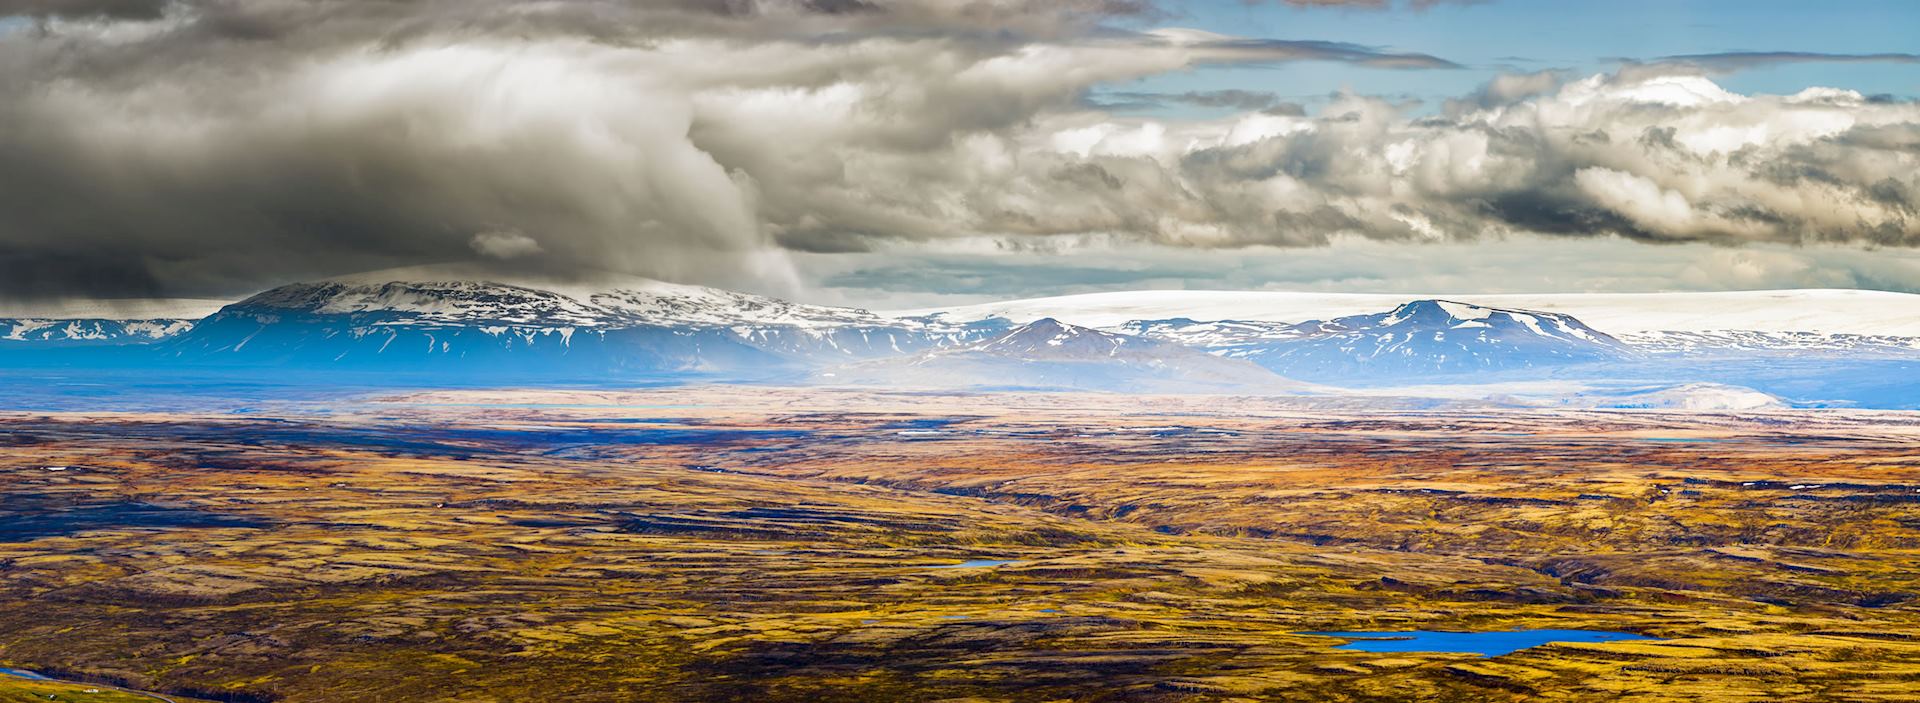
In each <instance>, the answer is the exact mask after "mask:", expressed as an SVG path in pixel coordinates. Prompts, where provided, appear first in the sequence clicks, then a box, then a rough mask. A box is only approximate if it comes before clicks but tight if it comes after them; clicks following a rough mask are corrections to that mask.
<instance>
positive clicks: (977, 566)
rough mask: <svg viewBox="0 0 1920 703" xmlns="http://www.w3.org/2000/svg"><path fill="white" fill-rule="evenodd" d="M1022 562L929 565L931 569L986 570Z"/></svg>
mask: <svg viewBox="0 0 1920 703" xmlns="http://www.w3.org/2000/svg"><path fill="white" fill-rule="evenodd" d="M1018 563H1020V562H1018V561H1015V560H1012V559H971V560H968V561H963V562H960V563H958V564H929V565H927V568H929V569H984V568H987V567H990V566H1006V565H1008V564H1018Z"/></svg>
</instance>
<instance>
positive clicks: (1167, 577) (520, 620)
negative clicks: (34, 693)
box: [0, 388, 1920, 702]
mask: <svg viewBox="0 0 1920 703" xmlns="http://www.w3.org/2000/svg"><path fill="white" fill-rule="evenodd" d="M1310 402H1312V401H1274V400H1252V399H1248V400H1234V399H1177V398H1167V399H1149V401H1148V403H1147V405H1146V407H1150V408H1153V409H1152V410H1151V411H1143V410H1141V409H1140V407H1141V405H1140V400H1139V399H1136V398H1119V397H1108V396H1046V395H1006V396H924V395H905V394H902V395H880V394H867V393H855V392H836V391H817V390H816V391H782V390H773V389H738V388H732V389H727V388H721V389H680V390H658V391H648V392H643V393H588V392H573V393H493V392H462V393H442V394H426V395H417V396H410V397H401V398H387V399H380V400H378V401H372V402H365V403H356V404H351V405H341V406H329V407H326V408H324V409H322V408H316V409H313V410H312V411H311V412H295V411H286V412H283V413H281V414H280V415H278V416H275V417H258V416H173V415H138V414H132V415H100V414H92V415H52V416H47V415H33V416H27V415H19V416H13V417H9V418H5V419H4V424H0V432H3V433H4V435H0V436H4V447H0V476H4V479H0V491H3V492H0V665H4V666H19V667H21V668H27V669H33V670H37V671H43V672H53V673H70V674H72V675H74V676H75V677H81V676H84V677H87V679H88V680H93V681H107V682H114V683H119V684H124V685H126V686H128V687H131V688H136V689H143V690H149V691H158V692H163V693H170V694H182V695H186V696H197V697H200V698H205V699H209V700H233V701H341V700H380V701H392V702H398V701H438V700H459V701H525V700H569V701H700V700H715V701H720V700H757V701H820V700H832V701H860V700H868V701H919V700H982V701H985V700H1001V701H1053V700H1088V701H1102V700H1152V701H1159V700H1167V701H1188V700H1192V701H1225V700H1327V701H1374V700H1459V701H1500V700H1537V699H1543V698H1544V699H1561V700H1592V701H1602V700H1642V701H1659V700H1702V701H1747V700H1763V699H1766V700H1910V699H1911V698H1912V696H1913V692H1914V691H1915V690H1916V689H1920V605H1916V603H1915V601H1914V598H1915V596H1916V594H1920V584H1917V583H1916V580H1920V510H1916V509H1915V505H1916V500H1920V453H1917V452H1915V451H1914V450H1913V449H1912V447H1913V446H1915V444H1914V439H1915V438H1916V435H1917V434H1920V426H1917V425H1916V424H1915V421H1914V420H1912V419H1909V418H1908V417H1907V416H1905V415H1898V414H1879V415H1873V414H1847V413H1829V414H1820V415H1790V414H1781V415H1770V414H1760V415H1746V416H1713V415H1662V414H1649V413H1574V414H1568V413H1536V412H1522V411H1511V410H1476V411H1467V410H1461V409H1453V410H1448V411H1445V412H1428V411H1422V412H1415V411H1405V412H1397V413H1390V412H1381V411H1379V410H1376V409H1370V408H1343V407H1316V406H1309V405H1299V404H1298V403H1310ZM1288 403H1295V404H1291V405H1290V404H1288ZM968 562H979V563H974V564H970V565H969V564H967V563H968ZM998 562H1007V563H998ZM1518 627H1526V628H1536V627H1539V628H1575V629H1605V630H1625V631H1632V632H1637V633H1641V634H1646V635H1651V636H1655V637H1659V638H1662V639H1660V640H1657V641H1629V642H1608V643H1595V644H1554V645H1548V646H1544V647H1539V648H1535V649H1530V650H1524V651H1521V652H1516V653H1514V654H1509V655H1505V656H1501V657H1496V658H1491V659H1482V658H1479V657H1476V656H1473V655H1468V654H1440V653H1411V654H1392V655H1382V654H1369V653H1365V652H1352V651H1345V650H1336V649H1334V648H1333V647H1334V645H1337V644H1340V640H1337V639H1333V638H1327V637H1317V636H1310V635H1302V634H1297V633H1300V632H1304V631H1313V630H1399V629H1414V628H1424V629H1458V630H1492V629H1509V628H1518ZM0 684H5V685H12V686H16V687H17V686H22V685H27V684H25V683H22V682H20V681H15V680H9V679H0ZM9 690H10V689H6V688H3V687H0V700H11V699H8V698H5V697H4V696H6V695H10V694H9V693H8V691H9ZM75 700H79V699H75ZM107 700H110V699H107Z"/></svg>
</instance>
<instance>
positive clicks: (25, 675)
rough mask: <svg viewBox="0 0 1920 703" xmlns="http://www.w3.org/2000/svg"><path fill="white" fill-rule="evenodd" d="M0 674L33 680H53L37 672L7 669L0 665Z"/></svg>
mask: <svg viewBox="0 0 1920 703" xmlns="http://www.w3.org/2000/svg"><path fill="white" fill-rule="evenodd" d="M0 676H12V677H14V678H17V679H32V680H34V681H52V680H53V679H49V678H47V677H45V676H41V675H39V674H36V673H33V672H31V671H27V670H26V669H9V668H7V667H4V666H0Z"/></svg>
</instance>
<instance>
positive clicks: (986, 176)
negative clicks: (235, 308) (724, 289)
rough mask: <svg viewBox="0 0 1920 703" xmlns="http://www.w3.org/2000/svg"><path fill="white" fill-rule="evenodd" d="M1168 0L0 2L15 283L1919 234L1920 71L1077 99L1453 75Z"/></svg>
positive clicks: (164, 286)
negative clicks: (1747, 82)
mask: <svg viewBox="0 0 1920 703" xmlns="http://www.w3.org/2000/svg"><path fill="white" fill-rule="evenodd" d="M1311 4H1324V3H1311ZM1356 4H1357V5H1362V6H1365V5H1392V7H1384V8H1378V9H1386V10H1394V9H1407V8H1412V9H1420V8H1419V7H1415V6H1420V7H1425V6H1428V5H1431V4H1432V3H1410V4H1409V3H1397V4H1390V3H1356ZM1176 10H1177V8H1169V7H1166V6H1159V5H1154V4H1149V3H1147V2H1142V1H1135V0H1070V1H1067V2H1040V1H1039V0H902V1H896V2H880V1H878V0H874V1H864V0H759V1H755V0H656V1H653V2H622V1H616V0H558V1H555V2H543V3H516V2H506V1H504V0H480V1H477V2H475V1H467V2H451V1H441V0H423V1H419V2H391V1H389V0H254V1H251V2H244V3H242V2H224V1H220V0H175V1H173V2H159V1H146V2H143V1H140V0H93V1H91V2H84V3H48V2H39V1H35V0H25V1H22V0H15V1H13V2H0V13H4V14H7V15H11V16H12V19H7V20H3V21H0V90H5V91H7V93H8V94H9V95H12V96H18V97H17V99H10V100H8V101H6V102H5V103H4V104H0V213H4V216H0V243H4V245H5V246H4V247H0V267H3V268H4V270H5V271H6V272H7V274H8V275H6V276H3V277H0V296H7V297H35V296H65V295H84V296H106V297H129V296H132V297H137V296H144V295H162V294H165V295H183V294H185V295H194V294H223V293H229V292H232V291H244V290H249V289H254V288H258V287H263V286H265V285H269V284H271V283H274V282H277V281H280V280H286V279H292V278H305V277H313V276H318V275H329V274H337V273H342V272H347V271H354V270H367V269H377V268H384V267H390V266H402V265H411V264H419V263H428V262H437V261H450V260H474V259H489V260H495V261H498V262H501V263H503V264H507V265H511V266H515V267H524V268H527V269H529V270H545V271H553V272H564V271H567V270H571V269H575V268H580V267H592V268H595V269H612V270H617V271H623V272H629V273H635V274H642V275H649V276H656V277H664V278H669V279H674V280H683V281H691V282H699V283H707V284H713V285H722V286H734V287H748V288H753V289H756V290H762V291H768V292H787V291H791V290H792V289H796V288H799V287H802V286H804V285H807V283H808V282H806V281H803V280H802V275H801V274H800V273H799V272H798V271H797V269H796V268H795V266H794V264H793V258H794V256H795V254H796V253H805V254H807V255H821V254H838V253H867V254H871V253H873V252H883V251H908V252H912V251H916V250H919V249H927V250H933V249H938V248H939V247H941V246H945V244H943V243H945V242H955V241H968V242H988V243H991V244H990V246H993V247H997V248H1000V249H1002V250H1006V251H1020V250H1023V249H1029V248H1030V249H1034V250H1046V249H1050V248H1057V247H1059V246H1062V245H1071V246H1081V247H1085V246H1097V245H1098V243H1101V242H1107V243H1112V244H1113V246H1115V247H1122V246H1156V247H1171V248H1178V249H1184V250H1199V251H1208V250H1212V251H1232V250H1235V249H1239V248H1244V247H1250V246H1278V247H1313V246H1321V245H1325V244H1327V243H1328V242H1331V241H1337V240H1347V239H1354V238H1359V239H1365V240H1375V241H1384V242H1462V241H1478V240H1486V239H1489V238H1500V237H1505V236H1535V235H1543V234H1544V235H1550V236H1562V237H1582V238H1586V237H1619V238H1625V239H1628V240H1638V241H1644V242H1652V243H1673V242H1705V243H1712V244H1720V245H1736V246H1737V245H1747V244H1754V243H1767V244H1803V243H1838V244H1844V245H1848V246H1890V247H1909V246H1913V245H1915V244H1920V214H1917V213H1916V210H1915V208H1916V207H1920V176H1917V175H1916V174H1920V168H1916V167H1920V105H1916V104H1914V103H1912V102H1905V101H1900V100H1889V99H1885V98H1882V97H1875V96H1865V95H1861V94H1858V93H1854V92H1849V91H1844V90H1836V89H1823V88H1810V89H1807V90H1805V91H1803V92H1799V93H1796V94H1792V95H1742V94H1738V93H1734V92H1730V91H1728V90H1725V89H1723V88H1722V87H1721V86H1720V85H1719V84H1717V83H1715V82H1714V79H1713V78H1711V77H1709V76H1707V75H1705V74H1707V73H1709V71H1705V70H1694V71H1685V70H1646V69H1647V67H1646V66H1629V67H1627V68H1625V69H1622V70H1621V71H1620V72H1618V73H1615V74H1602V75H1593V76H1585V77H1582V76H1575V75H1569V74H1567V73H1566V72H1561V71H1551V70H1548V71H1541V72H1538V73H1532V74H1515V75H1512V76H1502V77H1499V78H1496V79H1494V80H1493V81H1491V82H1489V83H1488V84H1487V85H1486V86H1485V87H1483V88H1482V89H1481V90H1479V91H1476V92H1475V93H1474V94H1471V95H1462V96H1460V98H1459V99H1457V100H1454V101H1449V102H1448V103H1447V104H1446V105H1445V106H1443V107H1442V108H1441V109H1438V110H1435V109H1432V107H1433V106H1420V105H1410V104H1406V103H1404V102H1395V101H1392V100H1389V99H1385V98H1379V97H1369V96H1364V95H1350V94H1343V95H1337V96H1333V97H1332V98H1331V99H1329V100H1326V101H1325V102H1324V103H1323V104H1320V105H1318V106H1316V108H1315V109H1313V110H1306V109H1301V108H1299V107H1298V106H1297V105H1294V104H1292V103H1288V102H1285V101H1282V100H1281V99H1280V96H1279V95H1277V94H1276V93H1274V92H1273V91H1261V90H1246V91H1241V92H1225V91H1195V92H1190V93H1179V94H1174V95H1161V96H1146V97H1145V98H1144V99H1149V100H1162V101H1175V102H1184V103H1188V104H1196V105H1207V106H1210V107H1217V108H1224V109H1228V110H1232V111H1234V112H1233V113H1232V114H1229V115H1227V116H1225V117H1210V118H1206V119H1170V118H1157V117H1145V116H1138V115H1132V116H1129V115H1127V114H1125V113H1123V112H1113V111H1109V110H1107V109H1104V108H1102V107H1101V106H1100V103H1098V102H1097V101H1094V100H1089V99H1088V94H1089V91H1091V90H1092V89H1094V88H1096V87H1099V86H1103V85H1113V84H1122V83H1125V82H1127V81H1132V80H1136V79H1140V78H1146V77H1151V76H1156V75H1162V74H1167V73H1172V72H1180V71H1186V70H1191V69H1194V68H1196V67H1203V66H1219V65H1245V66H1267V65H1274V64H1284V63H1291V62H1332V63H1337V64H1345V65H1349V66H1353V67H1359V68H1365V69H1372V70H1393V71H1451V70H1458V69H1459V68H1460V64H1459V63H1457V62H1455V61H1452V60H1449V59H1448V58H1446V57H1444V56H1439V55H1434V54H1429V53H1424V52H1422V51H1419V50H1418V49H1419V47H1387V46H1369V45H1362V44H1355V43H1347V42H1339V41H1322V40H1315V39H1297V40H1279V39H1271V38H1258V37H1240V36H1229V35H1224V34H1218V33H1213V32H1206V31H1200V30H1193V29H1182V28H1177V27H1171V26H1168V25H1170V24H1175V23H1177V21H1178V19H1179V16H1178V13H1177V11H1176ZM1677 58H1687V59H1688V61H1689V62H1690V63H1692V64H1699V65H1713V66H1721V65H1722V64H1728V65H1731V64H1745V63H1752V62H1754V61H1761V62H1769V61H1776V60H1788V59H1787V58H1785V57H1767V56H1762V55H1758V54H1756V55H1752V56H1743V55H1727V56H1723V57H1722V58H1717V59H1713V60H1711V61H1709V60H1707V58H1704V57H1677ZM1730 62H1731V64H1730ZM1735 68H1737V67H1735ZM1728 70H1731V69H1728ZM1276 107H1281V108H1285V109H1276ZM1090 243H1093V244H1090Z"/></svg>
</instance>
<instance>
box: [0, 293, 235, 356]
mask: <svg viewBox="0 0 1920 703" xmlns="http://www.w3.org/2000/svg"><path fill="white" fill-rule="evenodd" d="M223 304H224V303H222V302H221V301H213V300H198V299H156V300H95V301H73V300H58V301H51V302H42V303H37V304H28V303H16V304H12V305H0V349H4V350H12V351H19V350H36V349H65V348H71V347H99V346H114V345H122V344H150V343H152V342H155V341H158V340H162V339H167V338H169V337H173V336H176V335H179V334H181V333H184V332H186V331H187V330H189V329H192V328H193V323H194V321H195V320H198V319H200V318H202V317H205V316H206V315H207V314H208V313H210V312H213V311H214V310H216V309H218V308H219V307H220V306H221V305H223Z"/></svg>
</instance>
